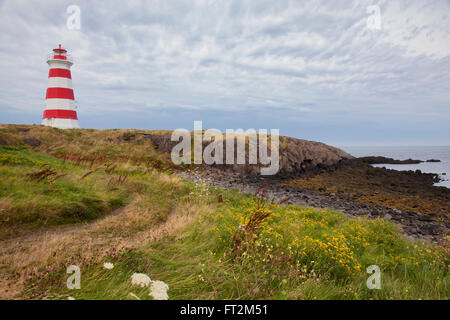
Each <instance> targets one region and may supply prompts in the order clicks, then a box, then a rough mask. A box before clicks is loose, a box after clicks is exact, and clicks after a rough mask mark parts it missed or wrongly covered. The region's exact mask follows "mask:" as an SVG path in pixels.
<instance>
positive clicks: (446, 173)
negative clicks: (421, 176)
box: [339, 146, 450, 188]
mask: <svg viewBox="0 0 450 320" xmlns="http://www.w3.org/2000/svg"><path fill="white" fill-rule="evenodd" d="M339 148H341V149H342V150H344V151H345V152H347V153H350V154H351V155H352V156H354V157H365V156H383V157H388V158H393V159H397V160H405V159H409V158H411V159H414V160H424V161H426V160H429V159H437V160H441V162H423V163H419V164H377V165H374V166H376V167H386V168H387V169H394V170H413V171H415V170H417V169H419V170H421V171H422V172H424V173H437V174H439V176H440V178H441V179H444V181H441V182H439V183H436V184H435V185H436V186H444V187H447V188H450V181H449V179H450V146H440V147H433V146H421V147H420V146H398V147H396V146H385V147H382V146H358V147H356V146H351V147H350V146H344V147H339Z"/></svg>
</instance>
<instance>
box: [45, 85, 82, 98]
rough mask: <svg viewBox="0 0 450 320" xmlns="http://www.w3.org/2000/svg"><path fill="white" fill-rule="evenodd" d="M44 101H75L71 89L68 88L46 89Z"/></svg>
mask: <svg viewBox="0 0 450 320" xmlns="http://www.w3.org/2000/svg"><path fill="white" fill-rule="evenodd" d="M45 99H70V100H75V98H74V96H73V89H69V88H58V87H57V88H47V95H46V96H45Z"/></svg>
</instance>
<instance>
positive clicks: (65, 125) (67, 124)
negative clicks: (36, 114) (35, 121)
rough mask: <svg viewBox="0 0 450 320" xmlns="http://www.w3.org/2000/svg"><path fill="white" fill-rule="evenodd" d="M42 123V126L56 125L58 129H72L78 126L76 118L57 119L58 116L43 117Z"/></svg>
mask: <svg viewBox="0 0 450 320" xmlns="http://www.w3.org/2000/svg"><path fill="white" fill-rule="evenodd" d="M42 124H43V125H44V126H50V127H56V128H60V129H72V128H79V127H80V125H79V124H78V120H75V119H59V118H48V119H43V120H42Z"/></svg>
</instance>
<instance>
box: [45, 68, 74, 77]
mask: <svg viewBox="0 0 450 320" xmlns="http://www.w3.org/2000/svg"><path fill="white" fill-rule="evenodd" d="M48 77H49V78H53V77H60V78H68V79H72V75H71V74H70V70H68V69H61V68H52V69H50V71H49V72H48Z"/></svg>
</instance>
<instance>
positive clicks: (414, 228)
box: [177, 165, 450, 243]
mask: <svg viewBox="0 0 450 320" xmlns="http://www.w3.org/2000/svg"><path fill="white" fill-rule="evenodd" d="M368 167H369V166H367V167H365V166H364V165H361V166H358V167H357V168H345V169H337V170H335V171H327V172H326V175H328V176H329V175H331V176H333V175H342V172H340V171H342V170H344V171H349V172H352V174H354V175H355V176H356V177H360V179H361V180H364V177H362V174H361V172H360V171H358V170H369V171H371V170H372V169H373V170H374V171H373V172H375V173H377V172H378V175H383V174H386V175H387V178H388V179H390V180H391V181H392V184H393V186H390V187H394V188H398V186H397V185H396V183H401V181H399V180H402V181H405V176H406V175H409V177H410V179H416V180H417V181H418V183H419V185H424V188H426V189H427V190H426V191H427V192H429V191H430V190H432V191H434V190H435V189H430V188H436V190H437V191H436V192H437V193H433V195H432V197H438V198H442V197H443V199H440V200H442V201H443V202H442V201H441V204H442V203H444V207H442V208H439V210H441V211H438V212H440V213H441V214H436V213H431V212H426V213H425V212H420V210H416V208H417V207H416V208H414V206H417V205H416V204H412V209H410V210H406V209H405V210H400V209H398V208H395V207H393V206H389V205H380V204H378V203H376V202H374V201H361V199H364V197H363V196H359V197H355V196H353V195H349V194H348V193H347V192H345V191H342V190H338V191H337V192H332V191H335V190H336V188H332V187H333V186H330V185H329V184H328V189H330V190H326V189H327V188H326V187H325V186H323V187H318V188H316V189H314V188H310V186H308V187H301V186H300V187H299V186H296V185H295V184H292V183H289V182H290V181H295V178H296V177H292V178H293V179H291V180H290V179H289V177H286V176H284V177H282V178H280V177H276V176H275V177H262V176H259V177H255V176H243V175H242V174H239V173H232V172H229V171H228V172H226V173H224V171H223V170H220V168H217V167H206V166H203V167H198V168H196V169H192V170H185V171H181V172H178V173H177V174H178V175H179V176H180V177H182V178H185V179H187V180H190V181H192V182H195V183H199V184H205V185H209V186H216V187H220V188H224V189H237V190H240V191H243V192H248V193H254V192H255V191H256V190H257V189H258V188H259V187H260V186H261V185H265V184H266V185H268V186H269V187H268V189H267V193H266V194H267V198H268V199H274V201H282V200H285V199H286V198H289V201H287V203H288V204H296V205H300V206H308V207H315V208H327V209H334V210H340V211H342V212H343V213H344V214H345V215H346V216H348V217H363V216H364V217H367V218H369V219H376V218H378V217H380V218H383V219H385V220H389V221H392V222H394V223H396V224H398V225H400V226H401V229H402V230H403V233H404V234H405V235H406V236H407V237H409V238H415V239H422V240H425V241H429V242H438V243H442V242H444V241H446V240H445V238H446V236H448V235H449V234H450V232H449V230H450V229H449V228H450V223H449V219H448V217H449V216H448V206H447V207H445V203H447V204H448V203H449V202H448V200H450V197H449V194H450V190H448V189H447V190H444V189H446V188H443V189H442V188H440V187H432V181H433V179H434V175H428V174H422V173H418V172H409V173H408V172H406V173H405V172H393V170H386V169H384V168H372V169H370V168H368ZM373 172H370V173H371V174H373ZM380 172H383V173H380ZM319 176H320V174H319ZM337 178H338V179H342V177H341V176H338V177H337ZM352 178H353V177H352ZM309 179H310V178H306V180H305V181H311V180H309ZM384 179H386V177H384ZM356 180H358V179H356ZM374 180H377V179H374ZM424 182H426V183H424ZM344 183H345V182H344ZM330 187H331V188H330ZM412 187H413V188H414V187H415V186H412ZM402 188H403V189H402ZM402 188H398V189H399V190H401V192H409V191H408V190H407V189H408V187H407V186H406V187H405V186H402ZM379 189H380V190H381V189H383V186H379ZM361 190H364V188H361ZM363 192H364V191H363ZM374 192H375V193H379V191H374ZM422 192H423V191H422ZM360 193H361V192H360ZM419 196H420V194H419ZM426 200H427V199H425V201H426ZM419 209H420V208H419Z"/></svg>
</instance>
